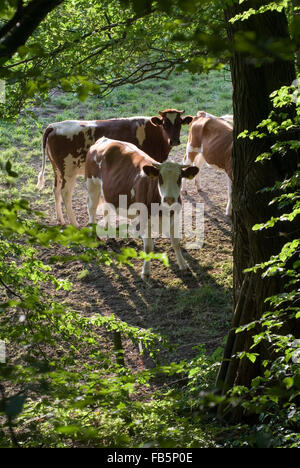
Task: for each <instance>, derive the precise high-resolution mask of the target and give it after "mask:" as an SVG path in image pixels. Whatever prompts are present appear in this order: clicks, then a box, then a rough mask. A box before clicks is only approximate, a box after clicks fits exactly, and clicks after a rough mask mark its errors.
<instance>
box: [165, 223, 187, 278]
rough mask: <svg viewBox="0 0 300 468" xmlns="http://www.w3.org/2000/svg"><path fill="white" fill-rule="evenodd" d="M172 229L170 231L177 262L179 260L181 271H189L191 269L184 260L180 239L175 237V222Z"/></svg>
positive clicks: (171, 226)
mask: <svg viewBox="0 0 300 468" xmlns="http://www.w3.org/2000/svg"><path fill="white" fill-rule="evenodd" d="M170 228H171V229H170V239H171V244H172V247H173V249H174V252H175V255H176V260H177V263H178V266H179V269H180V270H183V271H186V270H188V269H189V267H188V264H187V263H186V261H185V260H184V258H183V255H182V252H181V247H180V239H179V238H178V237H174V220H171V225H170Z"/></svg>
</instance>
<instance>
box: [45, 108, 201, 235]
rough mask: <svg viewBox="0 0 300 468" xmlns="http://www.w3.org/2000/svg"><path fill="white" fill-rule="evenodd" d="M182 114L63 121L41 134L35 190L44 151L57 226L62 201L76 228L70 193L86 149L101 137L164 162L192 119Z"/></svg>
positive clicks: (174, 111)
mask: <svg viewBox="0 0 300 468" xmlns="http://www.w3.org/2000/svg"><path fill="white" fill-rule="evenodd" d="M183 112H184V111H179V110H177V109H166V110H164V111H160V112H159V114H160V117H156V116H155V117H130V118H119V119H109V120H92V121H80V120H66V121H63V122H55V123H52V124H50V125H48V127H47V128H46V130H45V132H44V135H43V143H42V150H43V165H42V170H41V172H40V173H39V176H38V184H37V187H38V189H39V190H41V189H42V188H43V187H44V183H45V178H44V173H45V163H46V152H47V154H48V156H49V159H50V161H51V164H52V167H53V171H54V186H53V192H54V196H55V204H56V214H57V219H58V221H59V223H61V224H65V221H64V217H63V213H62V199H63V201H64V204H65V207H66V211H67V215H68V218H69V221H70V222H71V223H72V224H74V225H75V226H77V221H76V218H75V216H74V213H73V210H72V194H73V190H74V186H75V182H76V178H77V176H78V175H83V174H84V167H85V159H86V154H87V151H88V149H89V147H90V146H91V145H92V144H94V143H95V142H96V141H97V140H98V139H99V138H101V137H102V136H106V137H108V138H112V139H118V140H121V141H128V142H131V143H133V144H135V145H137V146H138V147H139V148H141V149H142V150H143V151H145V152H146V153H147V154H149V155H150V156H152V157H153V158H154V159H156V160H157V161H159V162H163V161H165V160H166V159H167V157H168V154H169V152H170V150H171V148H172V146H176V145H179V144H180V129H181V125H182V124H189V123H190V122H191V121H192V119H193V117H192V116H185V117H183V118H182V117H181V114H183Z"/></svg>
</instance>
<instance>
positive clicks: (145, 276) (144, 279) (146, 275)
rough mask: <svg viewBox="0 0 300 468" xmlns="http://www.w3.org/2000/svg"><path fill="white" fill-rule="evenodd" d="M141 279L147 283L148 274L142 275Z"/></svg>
mask: <svg viewBox="0 0 300 468" xmlns="http://www.w3.org/2000/svg"><path fill="white" fill-rule="evenodd" d="M141 278H142V280H143V281H147V280H149V279H150V273H142V274H141Z"/></svg>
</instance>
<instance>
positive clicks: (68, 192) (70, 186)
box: [61, 175, 79, 227]
mask: <svg viewBox="0 0 300 468" xmlns="http://www.w3.org/2000/svg"><path fill="white" fill-rule="evenodd" d="M75 182H76V175H75V176H72V177H66V176H65V185H64V187H63V188H62V191H61V193H62V198H63V201H64V204H65V207H66V210H67V215H68V218H69V221H70V223H71V224H73V226H75V227H78V226H79V225H78V223H77V220H76V217H75V215H74V213H73V209H72V195H73V190H74V186H75Z"/></svg>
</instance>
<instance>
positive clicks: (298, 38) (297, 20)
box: [292, 0, 300, 73]
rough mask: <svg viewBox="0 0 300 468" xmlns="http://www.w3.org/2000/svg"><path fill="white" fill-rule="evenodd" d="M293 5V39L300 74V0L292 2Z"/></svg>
mask: <svg viewBox="0 0 300 468" xmlns="http://www.w3.org/2000/svg"><path fill="white" fill-rule="evenodd" d="M292 5H293V9H294V11H293V27H292V30H293V31H292V33H293V39H294V41H295V42H296V44H297V50H296V62H297V69H298V73H300V0H292Z"/></svg>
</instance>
